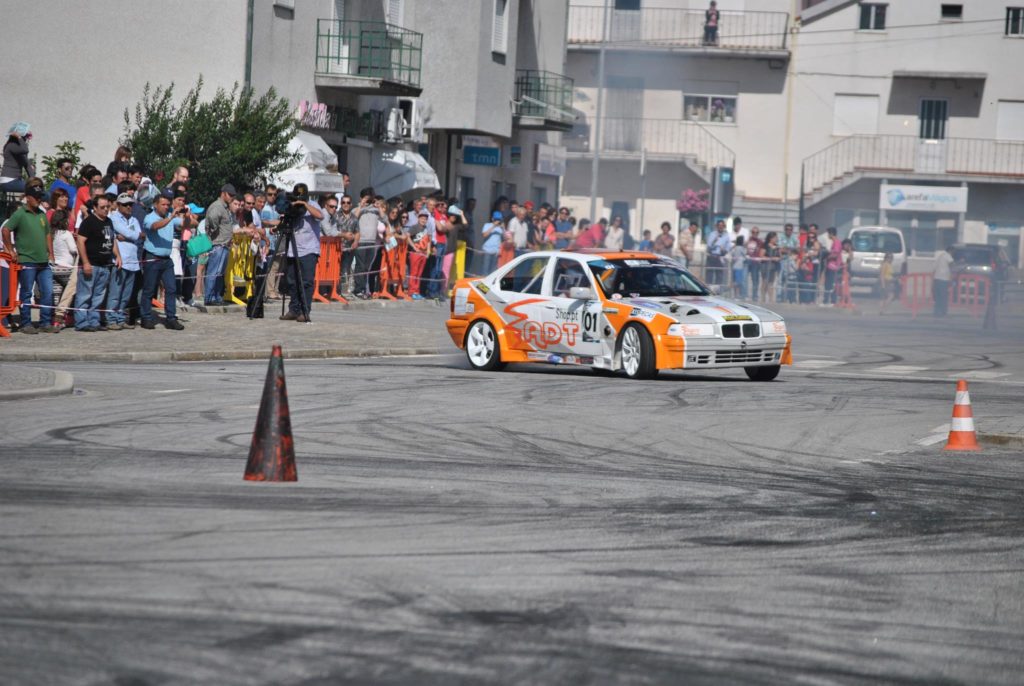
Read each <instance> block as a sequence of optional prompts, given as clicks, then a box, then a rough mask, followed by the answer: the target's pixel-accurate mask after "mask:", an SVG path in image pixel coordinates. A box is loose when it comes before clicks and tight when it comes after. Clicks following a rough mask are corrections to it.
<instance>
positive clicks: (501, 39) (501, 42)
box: [491, 0, 508, 54]
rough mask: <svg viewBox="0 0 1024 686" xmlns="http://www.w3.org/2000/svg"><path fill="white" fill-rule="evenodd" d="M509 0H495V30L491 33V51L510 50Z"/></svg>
mask: <svg viewBox="0 0 1024 686" xmlns="http://www.w3.org/2000/svg"><path fill="white" fill-rule="evenodd" d="M507 18H508V0H494V32H493V33H492V34H491V51H492V52H500V53H502V54H504V53H506V52H508V21H507Z"/></svg>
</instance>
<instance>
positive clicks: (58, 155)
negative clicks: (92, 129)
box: [43, 141, 84, 203]
mask: <svg viewBox="0 0 1024 686" xmlns="http://www.w3.org/2000/svg"><path fill="white" fill-rule="evenodd" d="M82 150H84V148H83V147H82V144H81V143H79V142H78V141H64V142H63V143H60V144H59V145H58V146H57V151H56V152H55V153H54V154H53V155H43V182H44V183H45V184H46V187H47V188H49V187H50V184H51V183H53V181H54V179H56V178H57V160H61V159H64V158H67V159H69V160H71V164H72V166H73V167H74V168H75V170H76V171H77V170H78V166H79V165H80V164H81V162H82ZM71 178H72V179H74V176H72V177H71ZM72 185H74V184H72ZM71 202H72V203H74V202H75V199H74V198H71Z"/></svg>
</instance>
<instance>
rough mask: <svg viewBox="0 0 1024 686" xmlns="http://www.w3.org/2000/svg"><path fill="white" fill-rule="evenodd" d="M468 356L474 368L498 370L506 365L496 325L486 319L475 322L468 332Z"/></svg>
mask: <svg viewBox="0 0 1024 686" xmlns="http://www.w3.org/2000/svg"><path fill="white" fill-rule="evenodd" d="M466 358H467V359H468V360H469V364H470V366H472V367H473V369H479V370H480V371H484V372H496V371H498V370H499V369H502V368H503V367H504V366H505V363H504V362H502V361H501V346H500V345H499V343H498V335H497V334H496V333H494V327H493V326H491V324H490V322H488V321H486V320H484V319H478V320H477V321H475V322H473V324H472V325H471V326H470V327H469V331H468V332H466Z"/></svg>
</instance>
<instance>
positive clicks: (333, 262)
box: [313, 236, 348, 305]
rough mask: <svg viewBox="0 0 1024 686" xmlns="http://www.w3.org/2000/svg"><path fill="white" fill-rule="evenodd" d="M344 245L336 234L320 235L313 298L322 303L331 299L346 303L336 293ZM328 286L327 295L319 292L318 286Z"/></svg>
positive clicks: (346, 302)
mask: <svg viewBox="0 0 1024 686" xmlns="http://www.w3.org/2000/svg"><path fill="white" fill-rule="evenodd" d="M343 248H344V246H343V245H342V242H341V238H340V237H338V236H321V237H320V259H319V260H317V263H316V276H314V277H313V299H314V300H318V301H320V302H322V303H329V302H331V300H335V301H337V302H342V303H345V304H346V305H347V304H348V300H345V298H343V297H341V294H340V293H338V280H339V279H340V278H341V255H342V252H343ZM323 285H327V286H330V290H329V292H328V293H327V297H324V295H323V294H322V293H320V287H321V286H323Z"/></svg>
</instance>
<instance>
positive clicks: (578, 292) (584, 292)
mask: <svg viewBox="0 0 1024 686" xmlns="http://www.w3.org/2000/svg"><path fill="white" fill-rule="evenodd" d="M569 297H570V298H573V299H574V300H593V299H594V291H593V289H591V288H587V287H586V286H573V287H572V288H570V289H569Z"/></svg>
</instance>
